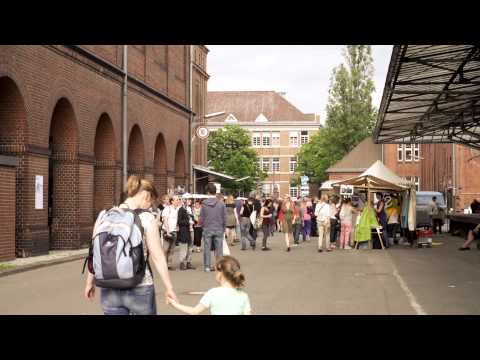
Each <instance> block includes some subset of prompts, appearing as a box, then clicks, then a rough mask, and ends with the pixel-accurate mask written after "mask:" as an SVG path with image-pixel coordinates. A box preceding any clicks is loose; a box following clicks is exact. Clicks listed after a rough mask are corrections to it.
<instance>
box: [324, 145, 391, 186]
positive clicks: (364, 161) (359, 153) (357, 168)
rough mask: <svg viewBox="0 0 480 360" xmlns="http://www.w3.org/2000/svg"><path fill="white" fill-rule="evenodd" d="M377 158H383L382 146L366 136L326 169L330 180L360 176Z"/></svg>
mask: <svg viewBox="0 0 480 360" xmlns="http://www.w3.org/2000/svg"><path fill="white" fill-rule="evenodd" d="M377 160H382V146H381V145H378V144H374V143H373V140H372V138H366V139H365V140H363V141H361V142H360V143H359V144H358V145H357V146H355V147H354V148H353V149H352V151H350V152H349V153H348V154H347V155H345V156H344V157H343V158H342V159H341V160H339V161H338V162H337V163H335V164H334V165H332V166H330V167H329V168H328V169H327V170H326V173H327V175H328V180H345V179H349V178H352V177H355V176H358V175H360V174H361V173H363V172H364V171H365V170H367V169H368V168H369V167H370V166H371V165H372V164H373V163H374V162H375V161H377Z"/></svg>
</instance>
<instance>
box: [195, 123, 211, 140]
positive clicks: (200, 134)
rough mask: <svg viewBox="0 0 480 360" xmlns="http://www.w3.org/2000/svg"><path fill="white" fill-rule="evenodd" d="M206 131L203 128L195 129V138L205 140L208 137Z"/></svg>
mask: <svg viewBox="0 0 480 360" xmlns="http://www.w3.org/2000/svg"><path fill="white" fill-rule="evenodd" d="M208 133H209V131H208V129H207V128H206V127H204V126H200V127H198V128H197V136H198V137H199V138H200V139H206V138H207V137H208Z"/></svg>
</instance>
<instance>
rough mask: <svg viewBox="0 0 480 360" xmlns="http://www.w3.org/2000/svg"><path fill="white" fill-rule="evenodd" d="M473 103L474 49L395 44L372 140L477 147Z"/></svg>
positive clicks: (477, 97) (479, 117)
mask: <svg viewBox="0 0 480 360" xmlns="http://www.w3.org/2000/svg"><path fill="white" fill-rule="evenodd" d="M479 101H480V49H479V46H478V45H396V46H394V47H393V51H392V57H391V60H390V66H389V69H388V74H387V79H386V83H385V88H384V92H383V97H382V102H381V104H380V109H379V113H378V118H377V124H376V127H375V131H374V140H375V142H376V143H390V144H393V143H397V144H409V143H452V142H454V143H460V144H465V145H467V146H471V147H473V148H477V149H480V104H479Z"/></svg>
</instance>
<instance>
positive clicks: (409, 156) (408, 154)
mask: <svg viewBox="0 0 480 360" xmlns="http://www.w3.org/2000/svg"><path fill="white" fill-rule="evenodd" d="M412 158H413V153H412V144H405V161H412Z"/></svg>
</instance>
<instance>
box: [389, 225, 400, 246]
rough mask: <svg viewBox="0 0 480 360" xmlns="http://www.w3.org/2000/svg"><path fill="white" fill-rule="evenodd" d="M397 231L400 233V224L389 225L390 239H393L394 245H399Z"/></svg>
mask: <svg viewBox="0 0 480 360" xmlns="http://www.w3.org/2000/svg"><path fill="white" fill-rule="evenodd" d="M397 231H398V224H388V225H387V234H388V237H391V238H393V243H394V244H398V240H397Z"/></svg>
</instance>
